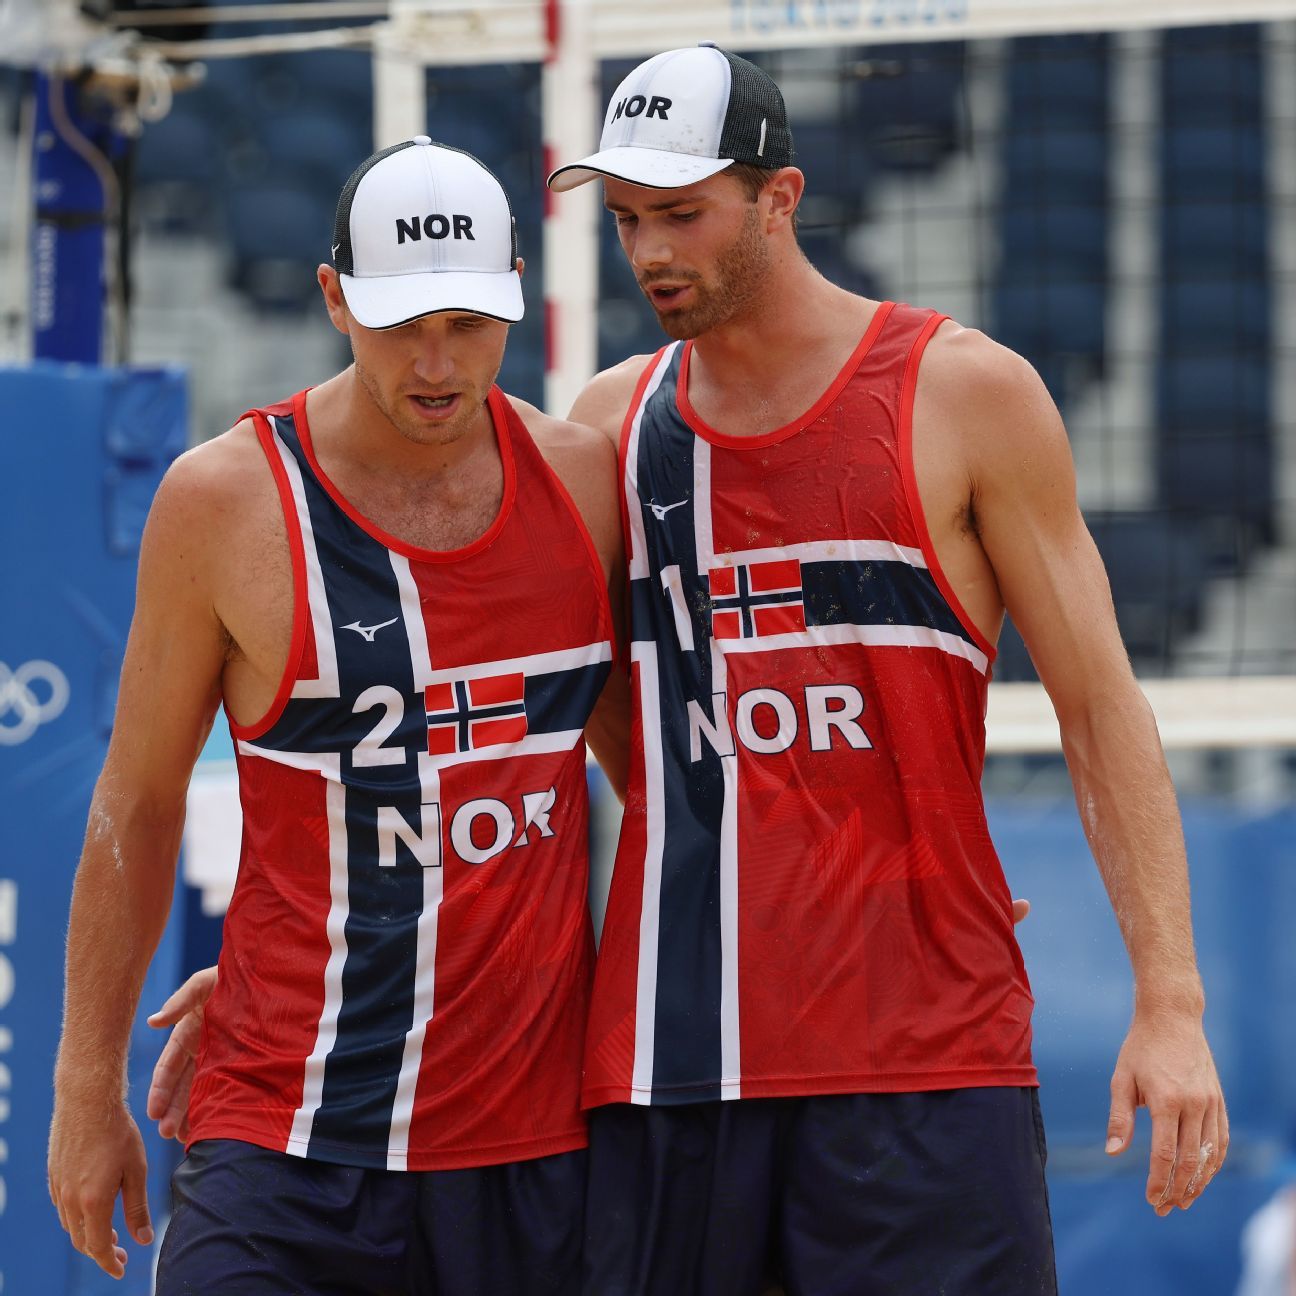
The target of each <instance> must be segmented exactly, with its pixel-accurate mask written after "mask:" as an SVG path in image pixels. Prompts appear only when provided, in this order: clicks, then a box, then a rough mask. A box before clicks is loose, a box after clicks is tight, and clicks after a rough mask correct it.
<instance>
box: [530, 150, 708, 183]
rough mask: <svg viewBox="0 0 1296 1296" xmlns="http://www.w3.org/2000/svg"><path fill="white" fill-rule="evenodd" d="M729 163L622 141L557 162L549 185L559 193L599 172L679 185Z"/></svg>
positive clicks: (605, 174) (627, 178)
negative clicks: (579, 157)
mask: <svg viewBox="0 0 1296 1296" xmlns="http://www.w3.org/2000/svg"><path fill="white" fill-rule="evenodd" d="M732 165H733V158H711V157H695V156H694V155H693V154H691V153H667V152H664V151H663V150H661V149H650V148H636V147H635V146H634V145H622V146H620V147H618V148H610V149H603V150H602V151H601V152H599V153H592V154H590V156H589V157H587V158H581V160H580V161H579V162H569V163H568V164H567V165H566V166H560V167H559V168H558V169H557V170H556V171H555V172H554V173H553V174H552V175H551V176H550V177H549V180H548V185H549V188H550V189H556V190H558V191H559V192H560V193H561V192H562V191H564V190H566V189H575V188H576V186H577V185H583V184H585V183H586V182H587V181H589V180H597V179H598V178H599V177H600V176H612V177H613V178H614V179H616V180H628V181H629V182H630V183H631V184H637V185H644V186H645V187H646V188H649V189H682V188H683V187H684V186H685V185H691V184H697V182H698V181H699V180H706V179H707V178H709V177H710V176H713V175H716V174H717V173H719V172H721V171H723V170H724V169H725V167H727V166H732Z"/></svg>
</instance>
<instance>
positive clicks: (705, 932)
mask: <svg viewBox="0 0 1296 1296" xmlns="http://www.w3.org/2000/svg"><path fill="white" fill-rule="evenodd" d="M681 351H682V348H676V352H675V355H674V357H673V359H672V361H671V363H670V367H669V369H668V370H667V372H666V374H665V376H664V377H663V379H662V382H661V384H660V386H659V387H658V388H657V390H656V391H655V392H654V393H653V394H652V396H650V397H649V398H648V401H647V402H646V405H645V409H644V415H643V421H642V424H641V427H642V429H643V432H642V434H641V437H640V441H639V448H638V457H637V461H636V468H637V478H638V486H639V498H640V501H641V507H642V509H643V512H644V534H645V541H646V544H647V548H648V565H649V569H650V570H651V571H652V572H653V573H654V574H655V575H654V579H653V581H652V583H651V584H650V583H649V582H648V581H643V580H636V581H634V582H632V591H631V597H632V601H633V608H634V630H633V636H634V638H635V639H636V640H638V641H640V642H643V641H652V640H655V641H656V646H655V647H652V648H649V649H648V651H650V652H654V653H655V654H656V661H657V675H658V690H659V695H660V703H661V705H660V711H659V720H660V724H661V741H662V746H663V748H664V749H665V752H664V755H663V759H662V773H663V778H664V782H663V794H664V799H665V805H664V812H663V820H664V823H665V834H666V841H665V848H664V850H663V852H662V877H661V901H660V906H661V914H662V921H663V924H665V923H666V922H667V921H669V923H670V925H671V926H672V927H674V926H676V925H678V926H679V927H680V928H681V929H682V930H684V931H688V932H690V933H696V936H695V937H693V938H691V939H690V941H689V942H688V945H689V947H690V949H691V950H692V951H693V952H694V957H693V958H692V959H691V960H690V961H689V962H688V963H687V964H685V963H683V962H679V961H674V960H672V959H671V958H670V957H669V956H667V955H666V953H665V952H666V951H669V950H672V949H674V948H675V947H676V944H677V942H675V941H674V940H667V939H663V940H662V941H661V943H660V946H659V950H660V951H661V953H659V956H658V966H657V993H656V1024H655V1032H654V1033H655V1038H656V1039H658V1040H669V1041H670V1044H669V1048H665V1049H658V1050H657V1051H656V1056H655V1057H654V1059H653V1076H652V1085H653V1099H654V1101H664V1102H669V1101H670V1100H671V1097H670V1095H671V1089H672V1086H680V1085H684V1084H687V1085H688V1092H687V1101H690V1102H697V1101H700V1100H704V1099H714V1098H719V1097H720V1092H721V1091H720V1085H719V1084H718V1083H717V1084H716V1085H715V1086H713V1087H711V1088H710V1089H708V1088H705V1087H701V1086H698V1085H697V1083H696V1078H697V1077H698V1076H699V1075H714V1076H719V1075H721V1073H722V1066H721V1039H720V993H721V952H722V943H721V931H720V917H721V909H720V867H719V860H720V817H721V810H722V808H723V806H724V791H723V771H722V768H721V758H720V757H719V755H718V754H717V753H715V752H714V751H711V750H710V749H709V748H708V749H706V750H704V751H703V753H702V755H701V759H699V760H697V761H690V760H689V759H688V756H689V752H688V741H689V740H688V729H687V725H686V724H684V723H683V720H684V717H685V715H686V714H687V703H688V701H689V700H691V699H692V700H696V701H699V702H701V703H702V704H703V705H704V706H705V708H706V709H707V711H708V712H709V711H710V707H711V694H712V691H713V690H712V671H711V654H710V608H709V596H708V594H707V586H706V576H705V573H699V572H698V570H697V557H696V555H697V547H696V538H695V535H694V514H693V509H692V508H688V507H685V508H670V509H669V510H663V511H662V512H661V513H655V512H654V511H653V508H652V502H653V501H666V500H668V501H672V502H673V501H677V500H691V499H692V497H693V492H694V477H693V471H694V460H693V452H694V438H693V433H692V431H691V430H690V429H689V428H688V426H687V425H686V424H685V423H684V422H683V420H682V419H681V418H680V416H679V413H678V411H677V410H676V408H675V402H674V392H675V383H676V378H677V376H678V372H679V363H680V355H681ZM702 506H703V507H709V502H703V505H702ZM674 564H678V565H679V567H680V582H681V586H682V589H683V595H684V607H685V610H686V615H687V616H688V618H689V621H690V623H691V625H692V638H693V642H694V643H695V644H696V645H698V646H699V648H700V649H701V651H697V652H685V651H682V650H681V649H680V648H679V646H678V645H679V638H678V635H677V631H676V626H675V616H676V612H675V610H674V608H673V605H672V602H671V598H670V595H669V594H668V593H666V591H665V590H664V589H663V587H662V584H661V580H660V576H659V575H657V574H659V573H660V572H661V571H662V570H663V569H664V568H665V567H667V566H671V565H674ZM646 745H647V739H646V737H645V747H646ZM681 745H682V751H681V750H679V748H680V747H681ZM672 748H674V749H676V750H675V751H672V750H671V749H672ZM667 915H669V919H668V918H667ZM665 934H666V932H665V926H664V925H663V937H664V936H665Z"/></svg>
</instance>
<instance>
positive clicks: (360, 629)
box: [342, 617, 399, 643]
mask: <svg viewBox="0 0 1296 1296" xmlns="http://www.w3.org/2000/svg"><path fill="white" fill-rule="evenodd" d="M398 620H399V618H398V617H392V619H391V620H390V621H380V622H379V623H378V624H377V625H371V626H362V625H361V624H360V622H359V621H352V622H351V624H350V625H344V626H343V627H342V629H343V630H354V631H355V632H356V634H358V635H359V636H360V638H361V639H363V640H364V641H365V643H373V641H374V635H376V634H377V633H378V631H379V630H382V629H383V628H384V627H385V626H389V625H395V624H396V622H397V621H398Z"/></svg>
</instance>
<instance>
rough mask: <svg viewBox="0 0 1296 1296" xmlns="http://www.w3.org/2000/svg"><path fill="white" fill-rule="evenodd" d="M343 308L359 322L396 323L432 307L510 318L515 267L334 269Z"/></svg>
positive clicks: (515, 304) (517, 285)
mask: <svg viewBox="0 0 1296 1296" xmlns="http://www.w3.org/2000/svg"><path fill="white" fill-rule="evenodd" d="M338 279H339V280H340V281H341V283H342V295H343V297H345V298H346V304H347V309H348V310H349V311H350V312H351V314H352V315H354V316H355V318H356V320H357V321H358V322H359V323H360V324H363V325H364V327H365V328H370V329H386V328H396V327H397V326H398V325H400V324H408V323H409V322H410V320H416V319H418V318H419V317H420V316H421V315H431V314H434V313H435V312H437V311H467V312H471V313H472V314H474V315H486V316H489V317H490V318H491V319H497V320H503V321H504V322H505V323H506V324H515V323H517V321H518V320H520V319H521V318H522V277H521V275H519V274H518V272H517V271H516V270H501V271H498V272H493V271H489V270H424V271H421V272H420V273H418V274H408V275H370V276H365V277H363V278H360V277H357V276H355V275H345V274H340V275H338Z"/></svg>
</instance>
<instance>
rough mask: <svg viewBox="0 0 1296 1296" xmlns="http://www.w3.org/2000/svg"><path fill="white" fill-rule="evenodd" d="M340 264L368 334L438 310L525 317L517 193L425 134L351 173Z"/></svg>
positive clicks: (338, 245)
mask: <svg viewBox="0 0 1296 1296" xmlns="http://www.w3.org/2000/svg"><path fill="white" fill-rule="evenodd" d="M333 264H334V266H335V267H336V268H337V272H338V278H339V279H340V280H341V282H342V295H343V297H345V298H346V304H347V307H348V309H349V310H350V311H351V314H352V315H354V316H355V318H356V319H357V320H358V321H359V322H360V323H361V324H363V325H364V326H365V328H371V329H385V328H395V327H396V326H397V325H398V324H407V323H409V321H410V320H414V319H418V317H419V316H420V315H430V314H432V312H434V311H471V312H473V313H474V314H477V315H488V316H490V317H491V318H492V319H498V320H505V321H507V322H509V323H513V322H515V321H517V320H520V319H521V318H522V280H521V277H520V276H519V275H518V272H517V227H516V224H515V222H514V220H513V211H512V208H510V206H509V200H508V195H507V194H505V192H504V189H503V187H502V186H501V185H500V182H499V181H498V180H496V178H495V177H494V176H493V175H492V174H491V173H490V171H488V170H487V169H486V167H484V166H483V165H482V164H481V163H480V162H479V161H478V160H477V159H476V158H475V157H473V156H472V154H471V153H464V152H462V151H461V150H460V149H456V148H450V147H448V146H447V145H445V144H434V143H433V142H432V141H431V140H430V139H429V138H428V137H427V136H426V135H416V136H414V138H413V139H410V140H406V141H405V142H404V143H403V144H394V145H393V146H392V147H391V148H388V149H383V150H382V151H381V152H380V153H375V154H374V155H373V156H372V157H371V158H368V159H367V160H366V161H364V162H362V163H361V164H360V165H359V166H358V167H357V168H356V169H355V171H353V172H352V174H351V178H350V179H349V180H348V181H347V182H346V184H345V185H344V186H343V189H342V195H341V197H340V198H339V199H338V205H337V218H336V220H335V221H334V225H333Z"/></svg>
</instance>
